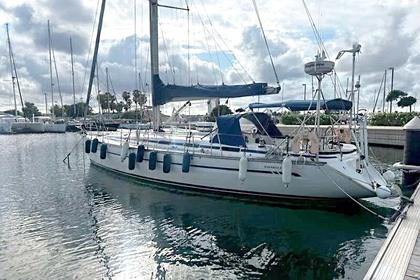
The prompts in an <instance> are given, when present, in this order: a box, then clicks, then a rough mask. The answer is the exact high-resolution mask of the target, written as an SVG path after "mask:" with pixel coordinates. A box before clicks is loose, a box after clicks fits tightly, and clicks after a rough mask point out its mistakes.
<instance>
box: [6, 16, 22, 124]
mask: <svg viewBox="0 0 420 280" xmlns="http://www.w3.org/2000/svg"><path fill="white" fill-rule="evenodd" d="M6 31H7V43H8V45H9V59H10V71H11V73H12V85H13V97H14V100H15V118H16V120H17V116H18V113H17V102H16V91H15V79H16V84H17V87H18V92H19V97H20V104H21V106H22V113H23V115H24V117H26V116H25V110H24V105H23V98H22V92H21V91H20V85H19V77H18V74H17V70H16V65H15V58H14V57H13V50H12V43H11V42H10V36H9V24H8V23H6Z"/></svg>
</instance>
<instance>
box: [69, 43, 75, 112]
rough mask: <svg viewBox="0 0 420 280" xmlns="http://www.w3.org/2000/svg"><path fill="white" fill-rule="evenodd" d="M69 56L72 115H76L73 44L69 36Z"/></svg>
mask: <svg viewBox="0 0 420 280" xmlns="http://www.w3.org/2000/svg"><path fill="white" fill-rule="evenodd" d="M70 57H71V80H72V84H73V116H74V117H76V92H75V90H74V61H73V44H72V43H71V38H70Z"/></svg>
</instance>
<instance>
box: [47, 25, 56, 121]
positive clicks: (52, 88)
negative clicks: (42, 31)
mask: <svg viewBox="0 0 420 280" xmlns="http://www.w3.org/2000/svg"><path fill="white" fill-rule="evenodd" d="M47 26H48V54H49V59H50V88H51V116H52V119H53V120H55V112H54V83H53V76H52V58H51V32H50V20H48V21H47Z"/></svg>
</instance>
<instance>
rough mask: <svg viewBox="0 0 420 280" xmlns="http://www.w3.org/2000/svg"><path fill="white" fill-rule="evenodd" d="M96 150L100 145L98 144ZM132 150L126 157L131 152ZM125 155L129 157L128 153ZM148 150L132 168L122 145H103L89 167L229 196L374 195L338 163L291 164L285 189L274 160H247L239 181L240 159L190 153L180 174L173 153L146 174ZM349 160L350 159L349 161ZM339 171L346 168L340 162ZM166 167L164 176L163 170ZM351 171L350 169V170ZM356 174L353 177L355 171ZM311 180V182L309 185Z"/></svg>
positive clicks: (179, 163)
mask: <svg viewBox="0 0 420 280" xmlns="http://www.w3.org/2000/svg"><path fill="white" fill-rule="evenodd" d="M99 145H100V144H99ZM135 152H136V149H135V148H134V147H132V148H130V150H129V153H135ZM129 153H128V154H129ZM150 153H151V151H147V150H146V152H145V154H144V160H143V161H142V162H141V163H140V162H136V163H135V164H134V169H132V170H130V168H129V157H126V158H125V159H124V160H123V161H121V146H119V145H110V144H107V154H106V157H105V159H101V157H100V153H99V152H96V153H90V155H89V157H90V160H91V162H92V164H93V165H95V166H98V167H101V168H104V169H107V170H110V171H113V172H118V173H122V174H125V175H129V176H132V177H134V178H138V179H142V180H147V181H151V182H156V183H159V184H165V185H171V186H176V187H182V188H188V189H194V190H205V191H212V192H221V193H231V194H239V195H246V196H252V197H261V198H264V197H265V198H284V197H293V198H301V199H335V198H338V199H340V198H343V199H344V198H349V197H348V195H350V196H351V197H353V198H361V197H370V196H375V192H374V188H373V187H372V188H371V187H370V186H368V185H361V184H360V183H358V181H356V180H353V179H352V178H351V176H349V175H348V174H346V175H345V174H343V173H342V172H339V171H338V168H336V167H333V166H334V164H338V163H339V161H338V160H337V162H335V163H334V162H333V161H332V160H331V159H330V160H329V161H330V162H322V161H320V162H318V163H315V162H312V161H310V160H309V161H307V162H303V161H299V159H298V157H295V158H294V159H292V162H293V165H292V180H291V182H290V184H288V185H285V184H284V183H283V182H282V163H281V161H279V160H266V159H264V158H248V165H247V170H246V174H245V178H244V179H243V180H241V179H240V176H239V172H240V171H239V169H240V167H239V162H240V158H239V157H234V156H232V157H226V156H224V157H223V160H220V157H217V156H209V155H205V154H195V155H194V154H193V155H192V157H191V161H190V168H189V170H188V172H183V155H184V153H178V152H165V151H160V152H157V161H156V167H155V169H153V170H151V169H149V156H150ZM165 155H169V157H170V158H171V163H170V167H169V172H166V173H165V172H164V165H165V164H166V163H164V157H165ZM348 158H349V157H348ZM339 164H340V168H343V167H344V168H345V166H346V165H348V166H349V169H350V162H349V164H347V163H345V162H341V163H339ZM167 169H168V168H167V167H166V171H167ZM349 172H350V170H349ZM354 173H355V174H357V172H354ZM314 178H316V180H314Z"/></svg>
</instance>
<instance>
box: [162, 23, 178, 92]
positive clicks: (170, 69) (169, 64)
mask: <svg viewBox="0 0 420 280" xmlns="http://www.w3.org/2000/svg"><path fill="white" fill-rule="evenodd" d="M160 27H162V24H160ZM159 29H160V32H161V34H162V35H161V36H162V41H163V46H164V49H165V54H166V59H167V60H168V65H167V67H168V66H169V72H170V73H171V74H172V81H173V84H175V75H174V73H175V71H173V67H172V63H171V59H170V57H169V53H168V46H167V45H166V40H165V34H164V32H163V28H159ZM166 74H168V69H166ZM166 82H167V83H169V78H167V81H166Z"/></svg>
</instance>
